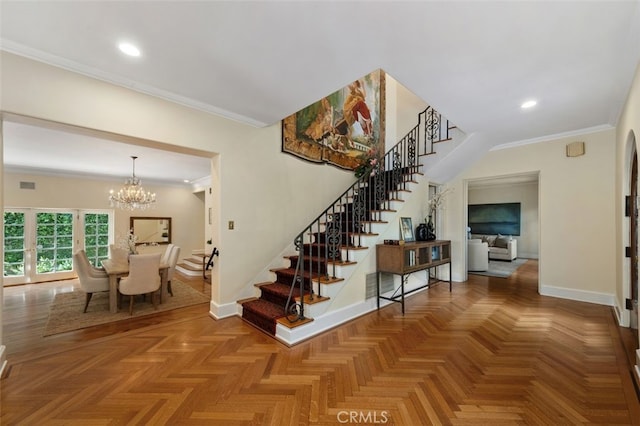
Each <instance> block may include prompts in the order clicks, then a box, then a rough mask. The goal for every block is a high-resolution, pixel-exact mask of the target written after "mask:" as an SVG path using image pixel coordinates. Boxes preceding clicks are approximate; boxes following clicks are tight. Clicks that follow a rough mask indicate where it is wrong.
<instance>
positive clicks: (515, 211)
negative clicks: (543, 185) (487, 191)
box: [468, 203, 520, 235]
mask: <svg viewBox="0 0 640 426" xmlns="http://www.w3.org/2000/svg"><path fill="white" fill-rule="evenodd" d="M468 217H469V219H468V220H469V227H470V228H471V233H472V234H479V235H496V234H502V235H520V203H499V204H469V209H468Z"/></svg>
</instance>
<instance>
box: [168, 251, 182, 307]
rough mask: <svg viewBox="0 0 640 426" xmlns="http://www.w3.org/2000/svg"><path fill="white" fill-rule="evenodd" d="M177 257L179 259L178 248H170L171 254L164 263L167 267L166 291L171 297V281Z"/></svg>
mask: <svg viewBox="0 0 640 426" xmlns="http://www.w3.org/2000/svg"><path fill="white" fill-rule="evenodd" d="M178 257H180V247H178V246H173V247H172V248H171V253H170V254H169V258H168V259H167V261H166V263H167V264H168V265H169V270H168V271H167V291H168V292H169V294H170V295H171V296H173V289H172V288H171V280H172V279H173V274H174V273H175V271H176V265H177V264H178Z"/></svg>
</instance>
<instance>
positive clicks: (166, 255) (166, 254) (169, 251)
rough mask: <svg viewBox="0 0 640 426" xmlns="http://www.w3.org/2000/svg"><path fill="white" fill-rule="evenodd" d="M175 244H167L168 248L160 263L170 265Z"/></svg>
mask: <svg viewBox="0 0 640 426" xmlns="http://www.w3.org/2000/svg"><path fill="white" fill-rule="evenodd" d="M174 247H175V244H167V247H166V248H165V249H164V253H163V254H162V258H161V259H160V263H167V264H168V263H169V258H170V257H171V252H172V251H173V248H174Z"/></svg>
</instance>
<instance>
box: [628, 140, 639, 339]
mask: <svg viewBox="0 0 640 426" xmlns="http://www.w3.org/2000/svg"><path fill="white" fill-rule="evenodd" d="M628 209H629V212H628V213H629V219H630V224H629V257H630V260H631V262H629V265H630V269H631V270H630V271H629V277H630V282H629V286H630V290H631V294H630V300H631V318H630V319H629V327H631V328H633V329H636V330H637V329H638V155H637V151H636V149H635V144H634V148H633V152H632V154H631V176H630V181H629V204H628Z"/></svg>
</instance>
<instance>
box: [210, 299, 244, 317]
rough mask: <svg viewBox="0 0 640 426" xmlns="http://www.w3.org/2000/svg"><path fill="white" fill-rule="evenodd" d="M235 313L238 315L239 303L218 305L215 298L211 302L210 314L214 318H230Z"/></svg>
mask: <svg viewBox="0 0 640 426" xmlns="http://www.w3.org/2000/svg"><path fill="white" fill-rule="evenodd" d="M234 315H238V304H237V303H235V302H233V303H225V304H224V305H218V304H217V303H216V302H214V301H213V300H212V301H211V302H209V316H210V317H212V318H213V319H217V320H219V319H223V318H229V317H232V316H234Z"/></svg>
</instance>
